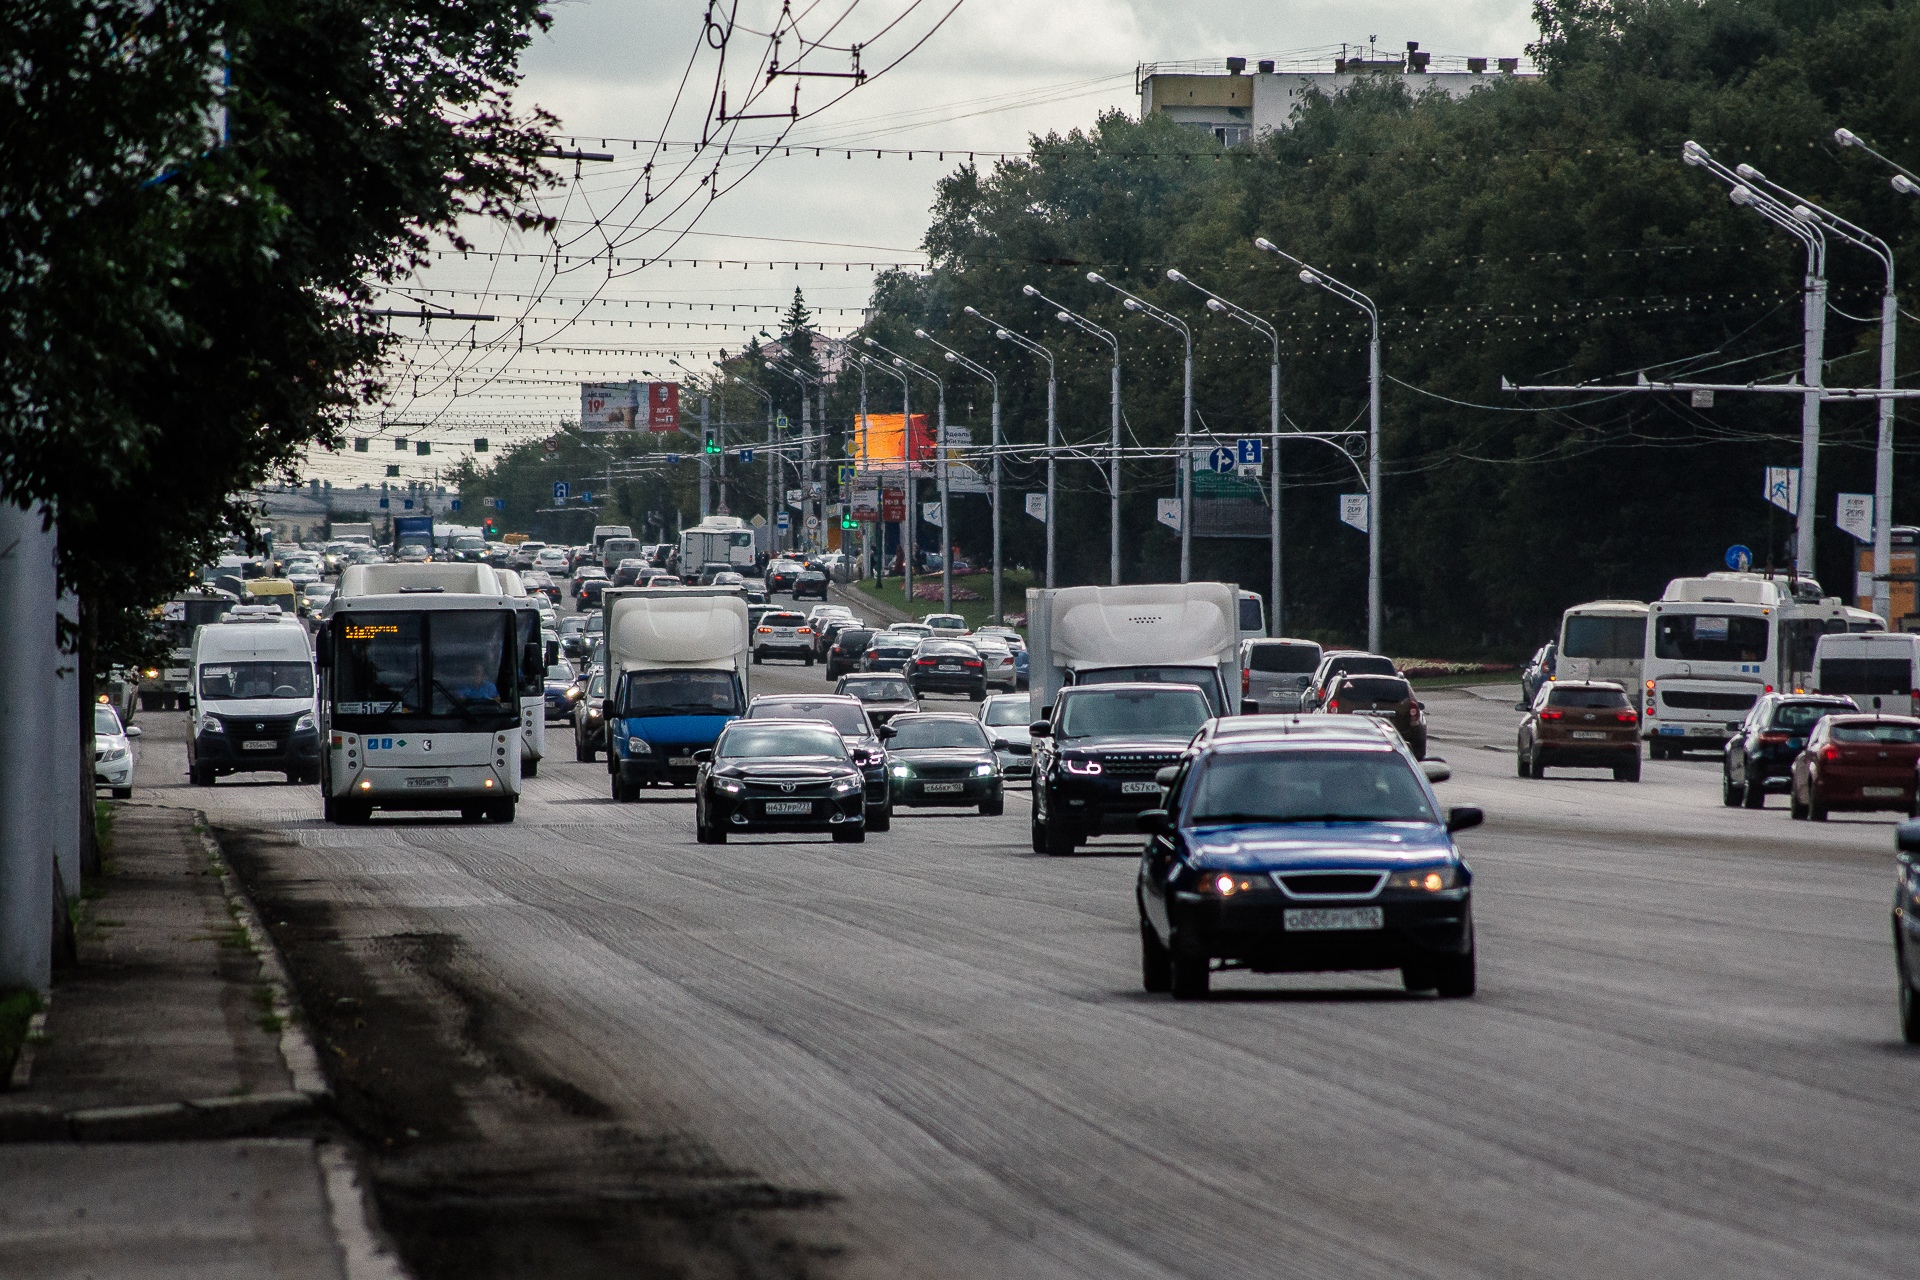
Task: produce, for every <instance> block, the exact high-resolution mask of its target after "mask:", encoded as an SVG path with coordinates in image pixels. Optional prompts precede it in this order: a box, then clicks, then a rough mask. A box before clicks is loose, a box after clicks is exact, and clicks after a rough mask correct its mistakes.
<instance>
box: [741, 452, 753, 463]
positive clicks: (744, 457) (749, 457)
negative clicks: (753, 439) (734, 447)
mask: <svg viewBox="0 0 1920 1280" xmlns="http://www.w3.org/2000/svg"><path fill="white" fill-rule="evenodd" d="M740 461H742V462H752V461H753V450H751V449H742V450H741V451H740Z"/></svg>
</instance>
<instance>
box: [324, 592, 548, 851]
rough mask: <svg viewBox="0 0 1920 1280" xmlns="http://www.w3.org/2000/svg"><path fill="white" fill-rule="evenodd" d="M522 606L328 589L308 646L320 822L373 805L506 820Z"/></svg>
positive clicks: (514, 784)
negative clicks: (316, 681)
mask: <svg viewBox="0 0 1920 1280" xmlns="http://www.w3.org/2000/svg"><path fill="white" fill-rule="evenodd" d="M444 567H447V568H454V567H457V566H451V565H449V566H444ZM466 567H472V566H466ZM520 612H521V611H520V609H519V608H518V607H517V606H516V604H515V602H514V600H513V599H512V598H511V597H509V596H505V595H500V594H498V593H494V594H487V595H483V594H480V593H478V592H473V593H463V592H445V591H438V590H432V589H428V590H414V591H408V592H404V593H394V594H390V595H371V594H362V595H355V596H351V597H346V598H342V597H340V596H338V595H336V596H335V598H334V601H333V603H332V604H330V605H329V606H328V609H327V619H326V623H325V625H324V626H323V628H322V629H321V632H320V641H319V651H318V658H319V665H320V717H321V726H320V727H321V731H322V733H323V734H324V735H325V746H326V749H325V751H324V752H323V753H322V755H321V767H320V775H321V776H320V794H321V800H322V804H323V806H324V810H325V814H326V818H327V820H328V821H329V822H339V823H361V822H365V821H367V819H368V818H370V817H371V816H372V815H373V811H374V810H375V809H388V810H396V809H397V810H419V809H453V810H458V811H459V813H460V816H461V818H462V819H464V820H466V821H469V822H477V821H479V820H481V819H483V818H484V819H491V820H492V821H495V822H512V821H513V814H514V807H515V804H516V803H517V801H518V800H519V796H520V732H519V729H520V714H521V712H520V695H521V669H522V666H523V665H524V662H523V656H524V655H523V653H522V646H521V644H520V629H519V626H518V618H519V615H520Z"/></svg>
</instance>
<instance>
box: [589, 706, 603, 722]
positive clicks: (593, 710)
mask: <svg viewBox="0 0 1920 1280" xmlns="http://www.w3.org/2000/svg"><path fill="white" fill-rule="evenodd" d="M599 718H600V708H598V707H588V708H587V719H589V720H598V719H599Z"/></svg>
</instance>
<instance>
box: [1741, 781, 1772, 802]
mask: <svg viewBox="0 0 1920 1280" xmlns="http://www.w3.org/2000/svg"><path fill="white" fill-rule="evenodd" d="M1740 803H1741V804H1743V805H1745V806H1746V807H1747V808H1749V809H1764V808H1766V807H1767V789H1766V788H1765V787H1763V786H1761V785H1760V779H1758V778H1751V777H1750V778H1748V779H1747V786H1746V794H1745V795H1743V796H1741V797H1740Z"/></svg>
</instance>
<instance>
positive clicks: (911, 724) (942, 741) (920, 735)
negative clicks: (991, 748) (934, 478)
mask: <svg viewBox="0 0 1920 1280" xmlns="http://www.w3.org/2000/svg"><path fill="white" fill-rule="evenodd" d="M893 729H894V735H893V738H892V740H890V741H889V742H888V743H887V749H888V750H890V751H930V750H941V749H946V750H968V751H985V750H986V749H987V747H988V745H989V744H988V742H987V734H986V731H985V730H984V729H982V728H981V727H980V722H979V721H978V720H962V719H957V718H956V719H948V718H946V717H944V716H942V717H939V718H934V717H927V716H902V717H901V718H899V719H898V720H895V721H893Z"/></svg>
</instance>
